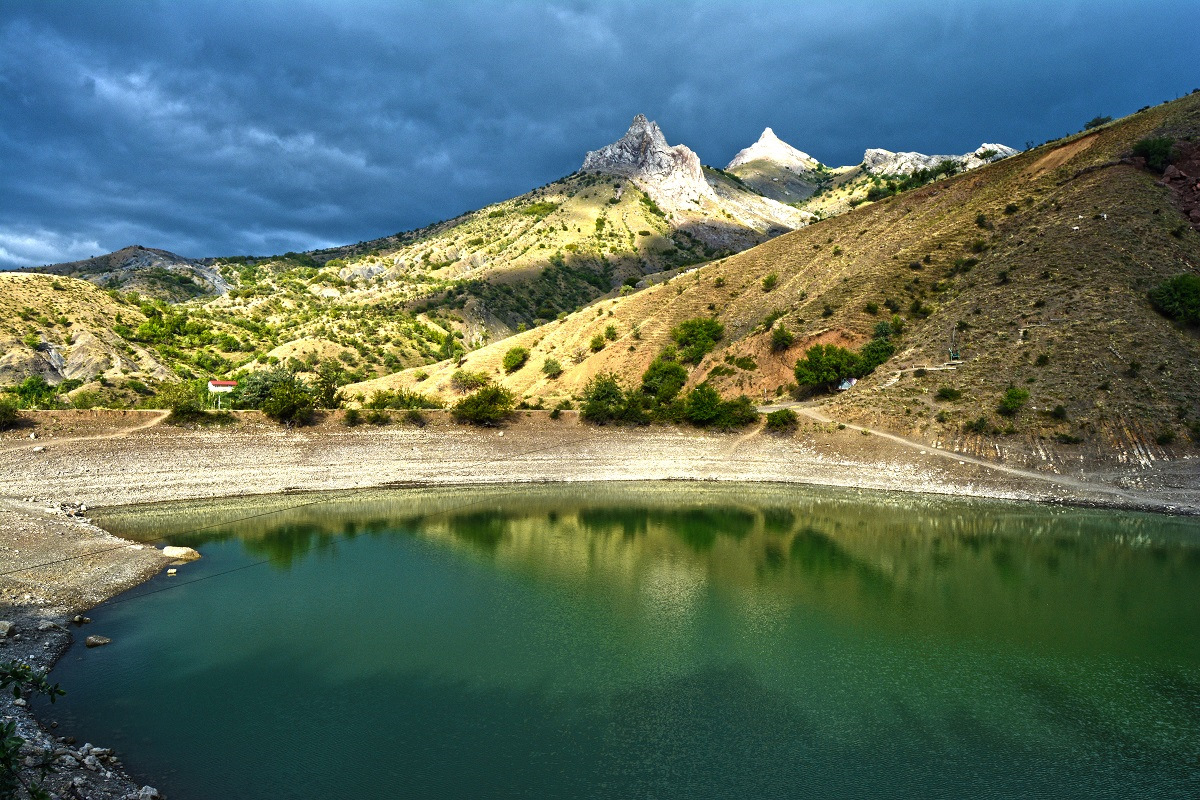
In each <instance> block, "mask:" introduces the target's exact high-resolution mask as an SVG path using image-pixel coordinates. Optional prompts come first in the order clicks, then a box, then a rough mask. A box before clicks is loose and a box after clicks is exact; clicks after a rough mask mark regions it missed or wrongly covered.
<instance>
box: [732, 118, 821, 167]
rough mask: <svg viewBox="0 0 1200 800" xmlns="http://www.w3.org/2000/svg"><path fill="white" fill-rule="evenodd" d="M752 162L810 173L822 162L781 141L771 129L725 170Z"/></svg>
mask: <svg viewBox="0 0 1200 800" xmlns="http://www.w3.org/2000/svg"><path fill="white" fill-rule="evenodd" d="M751 161H770V162H771V163H773V164H776V165H778V166H780V167H783V168H785V169H789V170H792V171H793V172H800V171H810V170H813V169H815V168H816V167H818V166H819V165H820V162H819V161H817V160H816V159H815V158H813V157H812V156H810V155H809V154H808V153H805V152H803V151H802V150H797V149H796V148H794V147H792V146H791V145H790V144H788V143H787V142H785V141H783V140H782V139H780V138H779V137H778V136H776V135H775V131H773V130H771V129H770V128H766V129H765V130H763V132H762V136H759V137H758V141H757V142H755V143H754V144H752V145H750V146H749V147H747V148H746V149H745V150H742V151H741V152H739V153H738V154H737V155H736V156H734V157H733V160H732V161H730V162H729V165H728V166H726V167H725V169H727V170H731V169H734V168H736V167H740V166H741V165H743V164H748V163H749V162H751Z"/></svg>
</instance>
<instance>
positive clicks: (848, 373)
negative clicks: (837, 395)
mask: <svg viewBox="0 0 1200 800" xmlns="http://www.w3.org/2000/svg"><path fill="white" fill-rule="evenodd" d="M858 368H859V358H858V356H857V355H855V354H854V353H852V352H850V351H849V350H847V349H845V348H844V347H838V346H837V345H834V344H814V345H813V346H812V347H810V348H808V350H806V351H805V354H804V358H802V359H800V360H799V361H797V362H796V383H798V384H800V385H801V386H811V387H813V388H814V389H816V390H817V391H824V392H828V391H832V390H833V389H834V388H835V387H836V386H837V385H838V384H839V383H841V382H842V381H844V380H846V379H847V378H853V377H855V376H856V375H857V374H858Z"/></svg>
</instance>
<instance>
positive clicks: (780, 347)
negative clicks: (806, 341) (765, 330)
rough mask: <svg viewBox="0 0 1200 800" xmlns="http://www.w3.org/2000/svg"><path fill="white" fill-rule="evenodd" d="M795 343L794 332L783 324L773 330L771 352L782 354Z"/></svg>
mask: <svg viewBox="0 0 1200 800" xmlns="http://www.w3.org/2000/svg"><path fill="white" fill-rule="evenodd" d="M795 341H796V337H795V336H794V335H792V332H791V331H789V330H788V329H787V328H786V327H785V326H784V324H783V323H782V322H781V323H779V325H778V326H776V327H775V328H773V329H772V330H771V351H772V352H774V353H782V352H783V351H784V350H787V349H788V348H789V347H791V346H792V344H793V343H794V342H795Z"/></svg>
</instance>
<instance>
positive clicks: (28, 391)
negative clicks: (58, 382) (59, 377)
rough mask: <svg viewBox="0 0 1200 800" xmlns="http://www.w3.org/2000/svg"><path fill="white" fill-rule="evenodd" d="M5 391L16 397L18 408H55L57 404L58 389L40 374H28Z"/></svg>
mask: <svg viewBox="0 0 1200 800" xmlns="http://www.w3.org/2000/svg"><path fill="white" fill-rule="evenodd" d="M6 391H7V392H8V393H9V394H12V395H13V396H14V397H15V398H16V402H17V405H18V406H19V407H20V408H56V407H57V406H58V393H59V389H58V388H57V387H54V386H51V385H50V384H49V383H47V382H46V379H45V378H43V377H42V376H41V375H30V376H29V377H28V378H26V379H25V380H23V381H21V382H20V383H18V384H17V385H16V386H13V387H11V388H9V389H7V390H6Z"/></svg>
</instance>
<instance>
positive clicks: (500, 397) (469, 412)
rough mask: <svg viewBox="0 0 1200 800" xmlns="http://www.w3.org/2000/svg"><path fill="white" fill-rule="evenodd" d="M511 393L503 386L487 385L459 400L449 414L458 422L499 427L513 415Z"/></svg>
mask: <svg viewBox="0 0 1200 800" xmlns="http://www.w3.org/2000/svg"><path fill="white" fill-rule="evenodd" d="M514 405H515V399H514V397H513V393H512V392H510V391H509V390H508V389H505V388H504V387H503V386H496V385H495V384H489V385H487V386H484V387H482V388H480V389H477V390H476V391H475V392H473V393H471V394H469V395H467V396H466V397H464V398H462V399H461V400H459V401H458V402H457V403H455V404H454V406H453V407H452V408H451V409H450V414H451V415H452V416H453V417H454V418H455V419H456V420H458V421H459V422H469V423H471V424H472V425H484V426H491V425H499V424H500V423H501V422H503V421H504V420H506V419H508V417H509V416H510V415H511V414H512V413H513V406H514Z"/></svg>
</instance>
